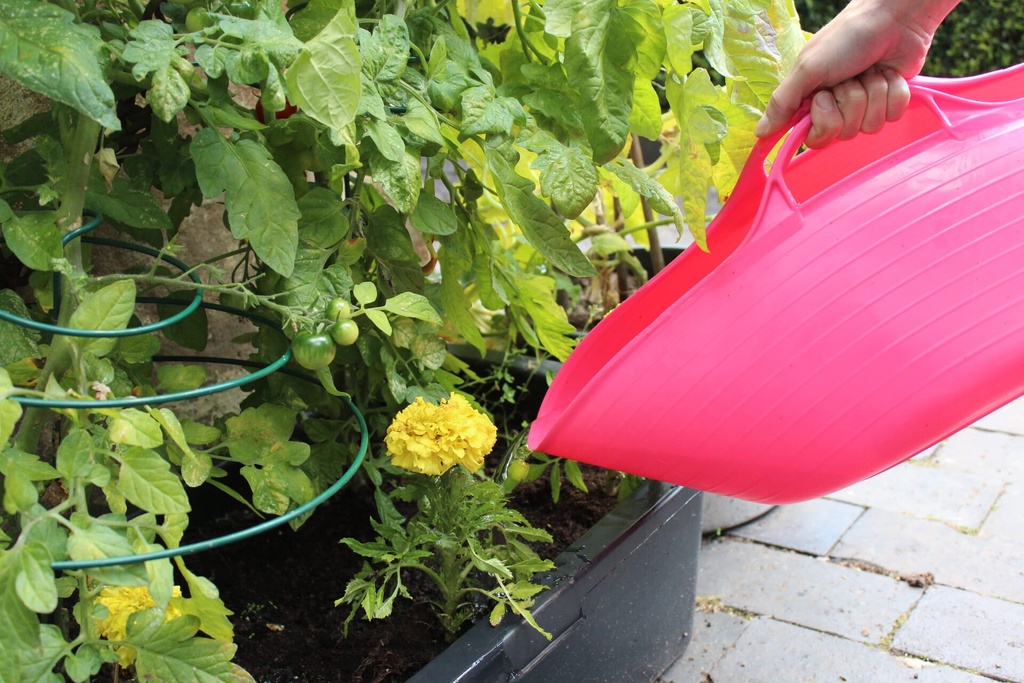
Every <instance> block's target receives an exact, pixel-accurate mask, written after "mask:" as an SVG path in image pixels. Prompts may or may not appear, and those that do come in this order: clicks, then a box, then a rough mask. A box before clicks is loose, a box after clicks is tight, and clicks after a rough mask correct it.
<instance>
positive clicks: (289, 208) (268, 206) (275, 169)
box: [191, 128, 300, 275]
mask: <svg viewBox="0 0 1024 683" xmlns="http://www.w3.org/2000/svg"><path fill="white" fill-rule="evenodd" d="M191 150H192V157H193V159H195V163H196V179H197V180H198V181H199V187H200V188H202V190H203V195H204V196H206V197H208V198H209V197H216V196H218V195H219V194H221V193H223V194H224V203H225V206H226V208H227V212H228V221H229V223H230V225H231V234H232V235H234V236H235V237H236V238H237V239H247V240H249V242H250V244H252V248H253V250H255V252H256V255H257V256H259V257H260V258H261V259H262V260H263V262H264V263H266V264H267V265H268V266H270V267H271V268H272V269H273V270H274V271H275V272H278V273H280V274H281V275H291V272H292V266H293V261H294V259H295V251H296V249H297V248H298V241H299V234H298V219H299V216H300V213H299V208H298V205H297V204H296V203H295V194H294V191H293V190H292V185H291V183H290V182H289V181H288V177H287V176H286V175H285V174H284V171H282V170H281V167H280V166H278V165H277V164H276V163H275V162H274V160H273V159H272V158H271V156H270V153H269V152H268V151H267V150H266V148H265V147H263V146H262V145H260V144H259V143H257V142H255V141H253V140H237V141H236V140H229V139H227V138H225V137H224V136H223V135H221V134H220V132H219V131H218V130H216V129H215V128H204V129H202V130H201V131H199V132H198V133H197V134H196V136H195V138H193V140H192V145H191Z"/></svg>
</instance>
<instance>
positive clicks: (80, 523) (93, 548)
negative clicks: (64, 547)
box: [68, 513, 148, 586]
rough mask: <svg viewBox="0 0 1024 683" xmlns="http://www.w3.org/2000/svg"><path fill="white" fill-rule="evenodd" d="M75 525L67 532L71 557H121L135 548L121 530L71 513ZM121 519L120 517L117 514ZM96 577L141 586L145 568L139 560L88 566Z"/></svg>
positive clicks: (90, 558) (117, 584)
mask: <svg viewBox="0 0 1024 683" xmlns="http://www.w3.org/2000/svg"><path fill="white" fill-rule="evenodd" d="M72 520H73V522H74V525H75V528H74V529H73V530H72V531H71V535H70V536H68V557H69V558H71V559H72V560H79V561H85V560H99V559H103V558H107V557H124V556H126V555H131V554H133V553H134V552H135V551H134V550H133V549H132V546H131V544H130V543H129V542H128V539H126V538H125V537H124V535H123V534H121V533H118V532H117V531H115V530H114V529H112V528H111V527H109V526H106V525H104V524H101V523H99V522H98V521H94V520H91V519H90V518H88V517H87V516H85V515H82V514H80V513H74V514H73V515H72ZM121 520H122V521H123V520H124V517H123V516H122V517H121ZM89 574H90V576H95V577H96V580H97V581H102V582H103V583H110V584H113V585H115V586H144V585H146V583H147V582H148V578H147V577H146V570H145V568H143V567H142V565H139V564H125V565H117V566H113V567H97V568H94V569H90V570H89Z"/></svg>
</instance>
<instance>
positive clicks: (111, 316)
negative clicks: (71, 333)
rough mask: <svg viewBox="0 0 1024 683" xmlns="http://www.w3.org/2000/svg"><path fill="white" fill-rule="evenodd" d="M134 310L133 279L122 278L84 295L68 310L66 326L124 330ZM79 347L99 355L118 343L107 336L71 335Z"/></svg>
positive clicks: (103, 354)
mask: <svg viewBox="0 0 1024 683" xmlns="http://www.w3.org/2000/svg"><path fill="white" fill-rule="evenodd" d="M134 313H135V283H134V282H132V281H131V280H121V281H119V282H115V283H113V284H110V285H107V286H106V287H103V288H101V289H98V290H96V291H95V292H93V293H92V294H89V295H87V296H86V297H85V298H84V299H83V300H82V302H81V303H80V304H79V305H78V308H76V309H75V312H74V313H72V314H71V318H70V319H69V320H68V327H71V328H74V329H76V330H123V329H124V328H126V327H127V326H128V321H129V320H131V317H132V314H134ZM73 339H74V340H75V343H76V344H77V345H78V348H79V349H80V350H81V351H82V353H85V352H86V351H89V352H91V353H93V354H94V355H95V356H96V357H98V358H102V357H103V356H105V355H107V354H108V353H110V352H111V351H113V350H114V348H115V347H116V346H117V340H116V339H113V338H110V337H95V338H93V337H73Z"/></svg>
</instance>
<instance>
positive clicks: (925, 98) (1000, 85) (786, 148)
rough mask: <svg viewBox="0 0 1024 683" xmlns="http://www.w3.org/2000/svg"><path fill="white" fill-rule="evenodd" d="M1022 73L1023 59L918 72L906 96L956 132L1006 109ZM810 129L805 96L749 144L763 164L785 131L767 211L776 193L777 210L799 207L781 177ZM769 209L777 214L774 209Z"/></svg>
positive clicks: (1018, 94)
mask: <svg viewBox="0 0 1024 683" xmlns="http://www.w3.org/2000/svg"><path fill="white" fill-rule="evenodd" d="M1022 76H1024V65H1020V66H1018V67H1014V68H1012V69H1008V70H1004V71H1001V72H993V73H989V74H983V75H981V76H975V77H972V78H964V79H956V80H951V79H937V78H928V77H925V76H918V77H916V78H913V79H911V80H910V81H909V85H910V94H911V101H912V102H913V101H915V100H916V101H918V102H921V103H923V104H924V105H925V106H926V107H927V108H928V110H929V111H930V112H931V113H932V114H933V115H934V116H935V119H936V121H937V124H938V125H939V126H940V127H941V128H942V129H945V131H946V132H947V133H948V134H949V135H951V136H954V137H959V136H961V135H964V134H969V133H970V132H971V125H970V123H969V120H970V119H971V118H973V117H976V116H978V115H979V114H984V113H986V112H991V111H995V110H1002V109H1005V105H1006V104H1007V102H1011V101H1014V100H1022V99H1024V77H1022ZM810 130H811V117H810V101H809V100H808V101H807V102H805V103H804V104H803V106H801V108H800V110H799V111H798V112H797V114H796V115H795V116H794V117H793V119H792V120H791V122H790V125H789V126H787V127H786V128H784V129H783V130H782V131H781V132H780V133H778V134H776V135H773V136H772V137H769V138H766V139H764V140H759V141H758V144H757V145H755V147H754V150H752V151H751V158H755V152H756V154H757V155H758V156H760V157H761V163H760V164H757V166H758V168H763V167H764V161H765V160H766V159H767V158H768V155H769V154H770V153H771V149H772V148H773V147H774V146H775V145H776V144H778V140H779V139H780V138H781V137H782V136H783V135H785V134H786V133H789V135H788V136H787V137H786V139H785V141H784V142H783V143H782V146H781V147H780V148H779V152H778V154H777V155H776V157H775V162H774V163H773V164H772V167H771V170H770V172H769V173H768V174H767V181H766V182H767V185H768V188H767V191H766V192H765V202H766V204H767V205H768V207H769V208H770V210H772V211H775V210H776V208H775V207H771V204H772V197H773V195H780V196H781V198H782V199H783V200H784V203H785V205H786V206H785V207H778V209H777V210H779V211H795V212H799V211H800V202H799V201H797V200H796V199H795V198H794V196H793V193H792V191H791V189H790V187H789V185H788V184H787V183H786V180H785V179H786V172H787V170H788V169H789V167H790V164H791V163H792V161H793V159H794V158H795V157H796V156H797V153H798V152H799V151H800V147H801V146H802V145H803V144H804V142H805V141H806V139H807V135H808V133H809V132H810ZM761 143H764V145H763V146H762V147H761V148H760V149H759V148H758V145H761ZM833 144H836V143H833ZM765 147H766V148H767V149H765ZM898 151H899V148H896V149H893V150H890V151H889V152H888V154H885V155H881V156H879V159H881V158H885V157H886V156H891V155H894V154H896V153H898ZM755 163H756V162H755ZM772 190H776V191H775V192H773V191H772ZM772 215H773V216H775V215H777V214H774V213H773V214H772Z"/></svg>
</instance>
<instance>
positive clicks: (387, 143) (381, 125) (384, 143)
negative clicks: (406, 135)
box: [363, 118, 405, 163]
mask: <svg viewBox="0 0 1024 683" xmlns="http://www.w3.org/2000/svg"><path fill="white" fill-rule="evenodd" d="M363 126H364V128H365V129H366V133H367V135H369V136H370V139H371V140H373V144H374V145H376V147H377V151H378V152H380V155H381V156H382V157H384V158H385V159H387V160H388V161H391V162H395V163H399V162H401V161H402V158H403V157H404V156H405V142H404V141H403V140H402V136H401V135H399V134H398V131H397V130H395V127H394V126H392V125H391V124H390V123H387V122H386V121H378V120H377V119H374V118H369V119H366V121H365V122H363Z"/></svg>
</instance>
